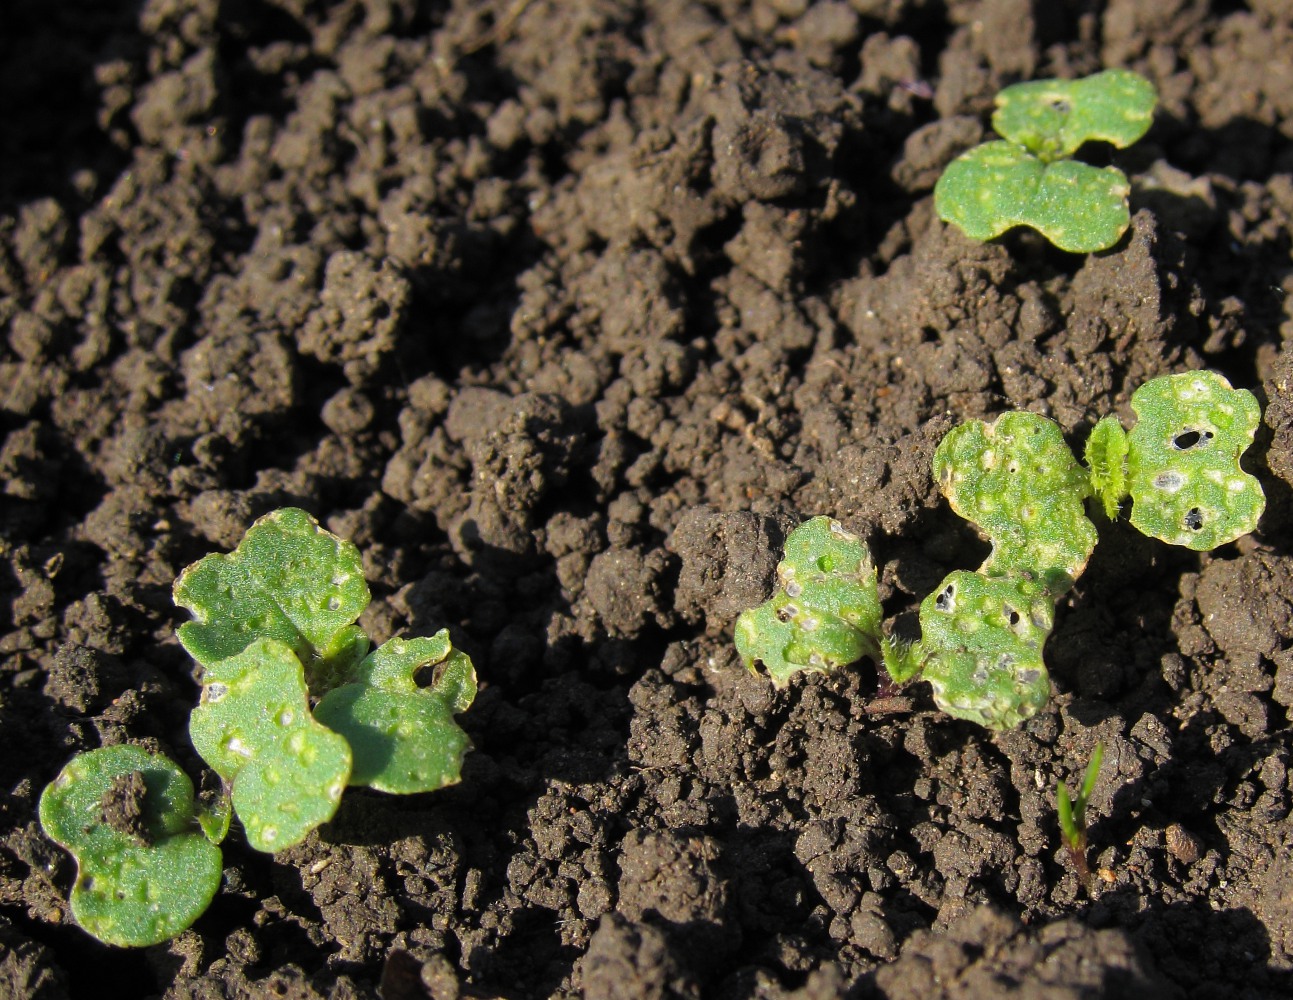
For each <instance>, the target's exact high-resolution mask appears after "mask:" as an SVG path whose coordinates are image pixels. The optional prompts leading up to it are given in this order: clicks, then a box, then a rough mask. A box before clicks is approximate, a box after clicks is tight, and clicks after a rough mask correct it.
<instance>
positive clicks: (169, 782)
mask: <svg viewBox="0 0 1293 1000" xmlns="http://www.w3.org/2000/svg"><path fill="white" fill-rule="evenodd" d="M199 818H200V817H199V813H198V811H197V810H196V808H195V806H194V801H193V784H192V782H190V781H189V779H188V776H187V775H185V774H184V772H183V771H181V770H180V769H179V767H177V766H176V765H175V764H174V763H172V762H171V761H170V760H167V759H166V758H165V757H162V756H160V755H158V754H151V753H148V752H147V751H145V750H142V749H140V748H139V747H136V746H124V745H123V746H114V747H104V748H102V749H99V750H91V751H90V752H88V753H83V754H79V755H78V756H77V757H75V758H74V759H73V760H72V761H70V762H69V763H68V764H67V766H66V767H64V768H63V770H62V772H61V773H60V774H59V776H58V777H57V778H55V779H54V781H53V782H52V783H51V784H50V785H49V786H48V787H47V788H46V789H45V791H44V793H43V794H42V795H41V797H40V825H41V827H42V828H43V829H44V830H45V833H46V834H47V835H48V836H49V838H50V839H51V840H53V841H54V842H55V843H57V844H59V845H60V846H61V847H64V848H66V849H67V850H68V851H69V852H70V853H71V854H72V856H73V857H74V858H75V859H76V867H77V875H76V882H75V883H74V885H73V886H72V898H71V903H72V916H73V917H74V918H75V919H76V922H77V923H78V924H80V925H81V927H83V928H84V929H85V930H87V931H89V932H90V933H91V934H93V935H94V936H95V937H97V938H98V939H99V940H101V941H105V942H107V943H108V944H114V945H128V946H143V945H150V944H157V943H158V942H160V941H165V940H166V939H167V938H170V937H174V936H175V935H176V934H178V933H179V932H180V931H182V930H184V929H185V928H186V927H188V926H189V925H190V924H192V923H193V921H194V920H196V919H197V918H198V917H199V916H201V914H202V911H203V910H205V909H206V908H207V905H208V904H209V903H210V902H211V900H212V898H213V897H214V896H215V894H216V891H217V890H218V889H219V888H220V871H221V857H220V848H219V847H217V846H216V845H215V844H214V843H212V842H211V840H209V839H208V838H207V835H206V833H204V832H203V828H202V825H201V824H200V822H199ZM224 825H225V826H227V823H225V824H224ZM220 827H221V823H220V821H219V820H218V819H217V820H216V821H215V822H214V824H213V827H212V832H213V833H215V832H219V831H220Z"/></svg>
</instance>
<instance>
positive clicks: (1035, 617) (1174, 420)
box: [736, 372, 1265, 730]
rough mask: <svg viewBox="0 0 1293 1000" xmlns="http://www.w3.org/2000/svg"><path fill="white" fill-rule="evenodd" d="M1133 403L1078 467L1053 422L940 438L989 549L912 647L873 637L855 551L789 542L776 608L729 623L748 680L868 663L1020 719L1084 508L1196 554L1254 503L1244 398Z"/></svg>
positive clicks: (1227, 532)
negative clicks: (1125, 513)
mask: <svg viewBox="0 0 1293 1000" xmlns="http://www.w3.org/2000/svg"><path fill="white" fill-rule="evenodd" d="M1131 405H1132V410H1133V411H1134V412H1135V414H1136V417H1137V422H1136V425H1135V426H1134V427H1133V428H1132V430H1131V431H1130V433H1128V432H1126V431H1124V430H1123V428H1122V425H1121V424H1119V423H1118V420H1117V418H1116V417H1112V416H1110V417H1106V418H1104V419H1103V420H1101V421H1100V422H1099V423H1098V424H1097V425H1096V427H1095V429H1094V431H1093V432H1092V435H1091V438H1090V440H1089V441H1088V444H1087V448H1086V458H1087V467H1086V468H1084V467H1083V466H1082V465H1081V464H1079V462H1078V461H1077V459H1076V458H1074V456H1073V453H1072V451H1071V450H1070V449H1069V446H1068V445H1067V444H1066V443H1065V441H1064V437H1063V434H1062V433H1061V431H1060V428H1059V425H1057V424H1056V423H1055V422H1054V421H1052V420H1049V419H1047V418H1046V417H1042V416H1039V415H1037V414H1033V413H1006V414H1002V415H1001V416H1000V417H998V418H997V419H996V420H995V421H994V422H993V423H991V424H987V423H984V422H982V421H978V420H974V421H970V422H968V423H966V424H962V425H961V426H959V427H956V428H954V429H953V430H952V431H950V432H949V433H948V434H947V435H946V436H945V437H944V438H943V440H942V441H941V442H940V443H939V446H938V448H937V449H936V450H935V453H934V463H933V466H934V469H933V471H934V477H935V479H936V480H937V482H938V484H939V487H940V489H941V490H942V492H943V494H944V495H945V496H946V497H947V498H948V501H949V502H950V504H951V506H952V508H953V510H955V511H956V512H957V513H958V514H960V515H961V516H962V517H965V518H966V519H967V520H969V521H971V522H973V523H974V524H975V525H977V526H978V527H979V528H980V529H981V530H982V531H983V533H984V534H985V535H986V536H987V537H988V540H989V541H990V542H991V543H992V550H991V552H990V553H989V554H988V557H987V558H986V559H985V560H984V562H983V564H982V565H981V566H980V567H979V568H978V569H977V570H975V571H973V572H971V571H968V570H957V571H955V572H953V573H951V574H950V575H949V576H948V577H947V578H946V579H944V581H943V582H942V584H940V586H939V588H938V589H937V590H936V591H935V592H934V593H933V594H931V595H930V596H929V597H927V598H926V599H925V600H924V601H923V602H922V603H921V606H920V627H921V639H920V641H919V642H917V643H915V644H914V645H910V646H908V645H904V644H902V643H901V642H899V641H897V640H895V639H894V638H892V637H891V636H889V635H887V634H886V633H885V632H884V629H883V627H882V625H881V621H882V617H883V614H882V611H881V609H880V606H879V601H878V597H877V591H876V584H875V568H874V564H873V563H872V560H871V556H870V553H869V551H868V550H867V548H866V545H865V544H864V543H863V542H862V541H861V540H860V539H858V538H856V537H854V536H852V535H850V534H848V533H847V532H845V531H844V530H843V529H842V528H840V527H839V525H837V524H835V522H833V521H831V520H830V519H829V518H814V519H813V520H811V521H808V522H807V523H805V524H804V525H801V526H800V527H799V528H796V529H795V530H794V531H793V532H791V534H790V536H789V537H788V538H787V539H786V558H785V560H784V561H783V562H782V563H781V564H780V565H779V566H778V567H777V575H778V577H779V579H780V587H779V588H778V590H777V591H776V593H775V594H774V595H773V597H772V599H771V600H769V601H768V602H766V603H765V604H763V605H761V606H760V607H758V608H754V609H752V610H750V611H747V612H744V613H743V614H742V615H741V616H740V617H739V618H738V619H737V623H736V646H737V651H738V652H739V653H740V655H741V659H742V660H743V661H744V663H745V664H746V666H747V667H748V668H750V669H754V666H755V664H756V663H758V662H762V663H763V665H764V667H765V669H766V670H767V671H768V673H769V674H770V675H771V677H772V679H773V683H774V684H776V685H777V686H778V687H781V686H784V685H785V684H786V683H788V681H789V680H790V678H791V677H792V676H793V675H794V674H795V673H797V672H799V671H802V670H809V671H825V670H830V669H833V668H834V667H837V666H842V665H844V664H846V663H850V662H853V661H854V660H856V659H858V658H860V657H861V656H863V655H869V656H871V657H873V658H875V659H879V660H880V661H881V662H882V663H883V665H884V668H885V671H886V672H887V673H888V675H889V677H890V678H891V679H892V681H893V682H894V683H896V684H902V683H905V682H906V681H908V680H911V679H913V678H916V677H920V678H921V679H923V680H927V681H929V683H930V685H931V687H932V688H933V692H934V702H935V704H937V705H938V707H939V708H941V709H942V710H943V711H944V712H946V713H947V714H948V715H951V716H954V717H956V718H960V719H968V720H970V721H973V722H977V723H979V724H980V725H983V726H986V727H987V728H989V729H996V730H1003V729H1010V728H1012V727H1014V726H1017V725H1019V724H1020V723H1022V722H1024V721H1026V720H1027V719H1029V718H1031V717H1032V716H1033V715H1035V714H1036V713H1037V712H1038V711H1040V710H1041V709H1042V708H1043V707H1044V706H1045V704H1046V701H1047V699H1048V698H1049V695H1050V680H1049V677H1048V674H1047V671H1046V664H1045V661H1044V659H1043V657H1042V650H1043V646H1044V645H1045V642H1046V639H1047V636H1048V635H1049V634H1050V631H1051V627H1052V624H1053V622H1054V616H1055V603H1056V601H1057V599H1058V598H1059V597H1061V596H1062V595H1063V594H1065V593H1066V592H1067V591H1069V590H1070V589H1071V588H1072V586H1073V584H1074V581H1075V580H1076V579H1077V578H1078V576H1079V575H1080V574H1081V573H1082V571H1083V569H1085V567H1086V564H1087V560H1088V559H1089V558H1090V556H1091V552H1092V550H1093V549H1094V547H1095V543H1096V539H1097V532H1096V527H1095V525H1094V524H1093V523H1092V522H1091V520H1090V519H1089V518H1088V517H1087V514H1086V509H1085V501H1086V500H1087V499H1089V498H1096V499H1098V500H1099V501H1100V503H1101V505H1102V506H1103V508H1104V510H1105V512H1106V513H1107V514H1108V515H1109V516H1110V517H1113V516H1116V515H1117V514H1118V513H1119V511H1120V510H1121V506H1122V504H1123V503H1124V502H1125V501H1126V500H1127V499H1128V498H1130V499H1131V501H1132V514H1131V523H1132V525H1133V526H1134V527H1137V528H1139V529H1140V530H1141V531H1143V532H1144V533H1145V534H1147V535H1150V536H1151V537H1154V538H1159V539H1161V540H1163V541H1166V542H1169V543H1172V544H1177V545H1185V546H1188V547H1190V548H1193V549H1210V548H1215V547H1216V546H1218V545H1223V544H1225V543H1226V542H1230V541H1233V540H1234V539H1236V538H1238V537H1239V536H1241V535H1243V534H1246V533H1247V532H1249V531H1252V530H1253V529H1254V528H1255V527H1256V526H1257V522H1258V519H1259V518H1260V517H1261V514H1262V510H1263V508H1264V506H1265V497H1264V496H1263V494H1262V490H1261V486H1260V484H1259V483H1258V482H1257V480H1256V479H1254V478H1253V477H1252V476H1250V475H1249V474H1248V473H1246V472H1244V471H1243V470H1242V469H1241V468H1240V465H1239V459H1240V456H1241V455H1242V454H1243V452H1244V451H1245V449H1247V447H1248V446H1249V445H1250V444H1251V443H1252V440H1253V435H1254V432H1255V430H1256V427H1257V424H1258V422H1259V421H1260V419H1261V410H1260V407H1259V406H1258V404H1257V400H1256V399H1255V398H1254V397H1253V395H1252V393H1250V392H1248V391H1247V390H1244V389H1232V388H1231V387H1230V384H1229V383H1228V382H1227V381H1226V380H1225V379H1224V378H1222V377H1221V376H1220V375H1218V374H1216V373H1215V372H1186V373H1183V374H1179V375H1168V376H1164V377H1162V378H1157V379H1154V380H1152V381H1150V382H1148V383H1146V384H1145V385H1143V386H1141V387H1140V388H1139V389H1138V390H1136V392H1135V393H1134V394H1133V395H1132V401H1131ZM810 583H811V586H810V585H808V584H810ZM845 594H847V595H848V597H849V599H848V600H845V599H844V598H843V596H841V595H845Z"/></svg>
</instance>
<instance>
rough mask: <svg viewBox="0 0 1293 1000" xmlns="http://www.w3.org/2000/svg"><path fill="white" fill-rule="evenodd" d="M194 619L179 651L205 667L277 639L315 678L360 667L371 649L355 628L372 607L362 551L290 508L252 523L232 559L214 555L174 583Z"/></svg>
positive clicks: (183, 633)
mask: <svg viewBox="0 0 1293 1000" xmlns="http://www.w3.org/2000/svg"><path fill="white" fill-rule="evenodd" d="M174 596H175V603H176V604H177V605H178V606H180V607H182V608H185V609H187V610H188V611H190V612H192V614H193V621H190V622H185V623H184V624H183V625H181V626H180V629H179V639H180V644H181V645H183V647H184V648H185V649H186V650H188V652H189V654H190V655H191V656H192V657H193V658H194V659H195V660H197V661H198V662H199V663H200V664H202V665H203V666H204V667H210V666H211V665H212V664H214V663H217V662H218V661H220V660H223V659H225V658H226V657H230V656H235V655H237V654H238V653H241V652H242V651H243V650H244V649H246V648H247V647H248V646H249V645H250V644H251V643H253V642H255V641H257V640H259V639H274V640H277V641H278V642H281V643H284V644H285V645H287V646H288V647H290V648H291V649H292V651H293V652H294V653H296V655H297V657H298V658H299V659H300V660H301V662H302V663H303V664H305V666H306V668H307V671H308V672H310V673H313V672H314V671H315V670H316V669H317V667H318V666H319V665H320V664H322V663H327V664H330V665H332V666H333V667H334V668H335V669H336V670H344V668H345V667H346V666H347V665H349V664H351V663H353V662H357V661H358V660H359V659H361V658H362V657H363V655H364V654H365V653H366V652H367V650H368V642H367V639H366V638H365V637H364V635H363V633H362V632H360V630H359V629H358V628H356V627H355V625H354V623H355V621H356V619H358V617H359V615H360V613H361V612H362V611H363V610H364V608H366V607H367V606H368V601H369V592H368V584H367V583H365V582H364V574H363V566H362V563H361V560H360V556H359V550H358V549H357V548H355V546H354V545H353V544H352V543H350V542H348V541H346V540H344V539H342V538H338V537H337V536H336V535H334V534H332V532H330V531H327V530H326V529H324V528H322V527H321V526H320V525H319V523H318V522H317V521H315V520H314V518H312V517H311V516H310V515H309V514H307V513H306V512H305V511H303V510H298V509H296V508H294V507H286V508H283V509H282V510H277V511H274V512H273V513H271V514H267V515H265V516H264V517H262V518H261V519H260V520H258V521H257V522H256V523H255V524H253V525H252V526H251V527H250V528H249V529H248V530H247V534H246V535H245V536H244V537H243V540H242V541H241V542H240V543H239V544H238V547H237V548H236V549H234V551H233V552H230V553H228V554H227V555H225V554H219V553H216V554H212V555H209V556H206V557H205V558H203V559H201V560H199V561H198V562H196V563H194V564H193V565H192V566H190V567H188V569H186V570H185V571H184V572H183V573H182V574H180V577H179V579H178V580H176V581H175V592H174Z"/></svg>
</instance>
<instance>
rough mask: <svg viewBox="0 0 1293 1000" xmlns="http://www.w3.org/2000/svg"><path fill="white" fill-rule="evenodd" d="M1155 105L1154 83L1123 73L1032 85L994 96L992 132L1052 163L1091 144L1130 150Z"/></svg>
mask: <svg viewBox="0 0 1293 1000" xmlns="http://www.w3.org/2000/svg"><path fill="white" fill-rule="evenodd" d="M1157 103H1158V94H1157V93H1156V92H1155V91H1154V86H1153V84H1151V83H1150V82H1149V81H1148V80H1146V79H1145V78H1144V77H1143V76H1141V75H1140V74H1139V73H1133V72H1131V71H1130V70H1125V69H1108V70H1105V71H1104V72H1102V73H1096V74H1094V75H1092V76H1088V77H1084V78H1083V79H1081V80H1032V81H1029V82H1026V83H1016V84H1014V85H1013V86H1010V87H1006V88H1005V89H1004V90H1002V91H1001V92H1000V93H999V94H997V97H996V106H997V110H996V111H995V112H994V113H993V115H992V127H993V128H995V129H996V130H997V134H998V135H1000V136H1002V137H1004V138H1006V139H1008V140H1010V141H1011V142H1015V143H1018V144H1019V145H1021V146H1023V147H1025V148H1026V149H1027V150H1028V151H1029V152H1031V153H1033V154H1035V155H1036V156H1039V157H1041V158H1042V159H1043V160H1046V161H1050V160H1054V159H1057V158H1059V157H1063V156H1072V155H1073V153H1075V152H1076V151H1077V150H1078V148H1079V147H1080V146H1081V145H1082V144H1083V143H1085V142H1088V141H1090V140H1093V139H1094V140H1101V141H1103V142H1108V143H1112V144H1113V145H1115V146H1117V147H1119V148H1123V147H1126V146H1130V145H1131V144H1132V143H1134V142H1135V141H1136V140H1137V139H1139V138H1140V137H1141V136H1143V135H1144V134H1145V133H1146V132H1147V131H1148V130H1149V126H1150V125H1151V124H1152V123H1153V121H1154V106H1155V105H1156V104H1157Z"/></svg>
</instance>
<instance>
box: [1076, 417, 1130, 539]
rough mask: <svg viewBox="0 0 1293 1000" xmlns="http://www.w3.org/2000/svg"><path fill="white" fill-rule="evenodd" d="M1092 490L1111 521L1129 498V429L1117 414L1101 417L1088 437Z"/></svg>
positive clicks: (1087, 462)
mask: <svg viewBox="0 0 1293 1000" xmlns="http://www.w3.org/2000/svg"><path fill="white" fill-rule="evenodd" d="M1084 457H1085V459H1086V464H1087V470H1088V475H1089V476H1090V477H1091V492H1092V493H1094V494H1095V495H1096V496H1097V497H1099V499H1100V503H1101V505H1102V506H1103V507H1104V513H1105V516H1106V517H1107V518H1109V520H1110V521H1112V520H1114V519H1115V518H1117V516H1118V510H1119V507H1120V505H1121V504H1122V502H1123V500H1125V499H1126V498H1127V432H1126V431H1124V430H1123V429H1122V424H1120V423H1119V422H1118V418H1117V417H1114V416H1108V417H1102V418H1101V419H1100V421H1099V423H1097V424H1096V425H1095V426H1094V427H1093V428H1091V436H1090V437H1088V438H1087V440H1086V453H1085V455H1084Z"/></svg>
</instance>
